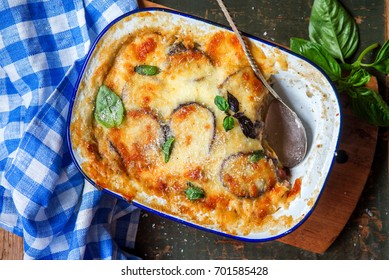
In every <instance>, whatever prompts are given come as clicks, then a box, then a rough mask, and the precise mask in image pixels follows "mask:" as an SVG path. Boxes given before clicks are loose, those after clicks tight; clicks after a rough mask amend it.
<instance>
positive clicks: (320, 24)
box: [290, 0, 389, 126]
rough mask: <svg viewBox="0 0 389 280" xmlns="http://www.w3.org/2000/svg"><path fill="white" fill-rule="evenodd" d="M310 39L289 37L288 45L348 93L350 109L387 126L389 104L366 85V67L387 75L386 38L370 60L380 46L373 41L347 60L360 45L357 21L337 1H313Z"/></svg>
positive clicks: (372, 121)
mask: <svg viewBox="0 0 389 280" xmlns="http://www.w3.org/2000/svg"><path fill="white" fill-rule="evenodd" d="M309 38H310V40H304V39H301V38H291V40H290V48H291V49H292V50H293V51H294V52H296V53H299V54H301V55H303V56H305V57H306V58H308V59H310V60H312V61H313V62H314V63H316V64H317V65H318V66H319V67H320V68H322V69H323V71H324V72H325V73H326V74H327V75H328V76H329V78H330V79H331V80H332V81H333V82H334V83H335V85H336V87H337V89H338V90H339V91H340V92H344V93H347V94H348V96H349V97H350V104H351V108H352V110H353V112H354V113H355V114H356V115H358V116H360V117H361V118H363V119H364V120H366V121H367V122H369V123H371V124H373V125H376V126H389V106H388V104H387V103H386V102H385V101H384V100H383V99H382V97H381V95H380V94H379V93H378V92H375V91H374V90H373V89H371V88H368V87H367V83H368V82H369V81H370V78H371V74H370V73H369V71H368V70H369V68H373V69H375V70H377V71H379V72H381V73H384V74H389V40H388V41H386V42H385V44H384V45H383V46H382V47H381V48H380V49H379V51H378V54H377V56H376V57H375V59H374V61H373V62H372V63H366V62H364V58H365V57H366V55H367V54H368V53H370V52H372V51H373V50H375V49H376V48H378V47H379V45H378V44H377V43H375V44H372V45H371V46H369V47H367V48H366V49H365V50H363V51H362V52H361V54H360V55H359V56H358V58H357V59H356V61H354V62H352V63H351V62H348V61H347V59H348V58H350V57H351V56H352V55H353V54H354V53H355V51H356V50H357V46H358V44H359V33H358V28H357V24H356V22H355V21H354V19H353V17H352V16H351V15H350V14H349V13H348V12H347V11H346V9H345V8H344V7H343V6H342V5H341V3H340V2H339V1H337V0H315V1H314V3H313V6H312V11H311V17H310V21H309Z"/></svg>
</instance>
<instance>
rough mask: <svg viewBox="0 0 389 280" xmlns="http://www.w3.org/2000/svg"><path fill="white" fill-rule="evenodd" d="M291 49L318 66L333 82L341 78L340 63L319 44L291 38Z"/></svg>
mask: <svg viewBox="0 0 389 280" xmlns="http://www.w3.org/2000/svg"><path fill="white" fill-rule="evenodd" d="M290 48H291V50H292V51H294V52H296V53H298V54H301V55H302V56H304V57H306V58H308V59H309V60H311V61H313V62H314V63H315V64H317V65H318V66H319V67H320V68H321V69H323V71H324V72H325V73H326V74H327V75H328V77H329V78H330V79H331V80H332V81H337V80H339V79H340V78H341V76H342V75H341V73H342V69H341V68H340V65H339V63H338V62H337V61H336V60H335V59H334V58H333V57H332V56H331V55H330V54H329V53H328V52H327V51H326V50H325V49H324V48H323V47H322V46H320V45H319V44H317V43H314V42H311V41H307V40H304V39H300V38H291V39H290Z"/></svg>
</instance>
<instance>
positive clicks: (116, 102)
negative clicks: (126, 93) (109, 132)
mask: <svg viewBox="0 0 389 280" xmlns="http://www.w3.org/2000/svg"><path fill="white" fill-rule="evenodd" d="M94 116H95V119H96V121H97V122H98V123H100V124H101V125H103V126H105V127H107V128H112V127H117V126H119V125H120V124H121V123H122V121H123V116H124V106H123V103H122V101H121V99H120V98H119V96H117V95H116V94H115V93H114V92H113V91H112V90H111V89H110V88H109V87H107V86H105V85H102V86H101V87H100V88H99V91H98V93H97V96H96V104H95V111H94Z"/></svg>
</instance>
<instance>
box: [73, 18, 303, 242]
mask: <svg viewBox="0 0 389 280" xmlns="http://www.w3.org/2000/svg"><path fill="white" fill-rule="evenodd" d="M136 16H137V17H139V16H140V15H139V14H138V15H136ZM141 16H142V17H153V14H150V13H148V12H144V13H142V14H141ZM130 20H131V16H129V17H128V18H125V21H130ZM115 28H116V29H120V24H119V25H118V26H113V27H111V29H114V31H111V32H112V33H111V34H109V35H106V36H114V34H115ZM104 38H105V37H102V38H101V39H100V42H99V43H98V44H97V45H96V46H95V49H94V52H93V55H92V57H91V59H90V61H89V63H90V64H91V63H92V64H93V63H94V65H92V66H90V67H89V68H87V70H86V72H85V73H84V78H83V79H82V80H81V82H80V84H79V87H78V91H77V98H76V100H75V103H74V107H73V112H72V114H73V116H72V121H71V126H70V137H71V138H70V140H71V143H72V148H73V149H74V150H77V152H78V153H79V154H80V155H81V157H82V159H83V160H82V162H81V163H80V166H81V168H82V170H83V172H84V173H85V175H86V176H87V177H89V178H90V179H91V180H92V181H93V182H94V183H95V184H96V185H97V186H98V187H100V188H103V189H108V190H110V191H113V192H115V193H117V194H120V195H121V196H123V197H124V198H126V199H127V200H129V201H136V202H138V203H140V204H142V205H144V206H146V207H148V208H152V209H155V210H157V211H160V212H163V213H166V214H168V215H173V216H176V217H180V218H181V219H183V220H185V221H189V222H191V223H194V224H197V225H201V226H204V227H206V228H211V229H216V230H219V231H222V232H225V233H227V234H231V235H248V234H250V233H252V232H258V231H261V230H263V229H264V227H266V229H267V230H268V229H269V228H270V229H271V227H272V224H274V223H279V222H280V219H282V223H285V224H287V223H289V222H290V223H292V218H291V217H288V216H285V215H284V216H282V217H279V218H277V219H275V218H274V217H273V216H272V214H273V213H275V212H276V211H277V210H278V209H279V208H281V207H284V208H285V207H288V205H289V203H290V202H291V201H292V200H293V199H294V198H295V197H296V196H297V195H298V194H299V192H300V184H301V180H300V179H297V180H296V181H295V182H293V183H291V182H290V176H289V172H288V170H287V169H286V168H284V167H283V166H282V163H281V162H279V160H278V159H277V155H276V154H275V152H274V151H273V150H272V149H271V147H269V146H268V144H267V143H266V141H265V139H264V137H263V133H262V130H263V118H264V114H265V113H266V106H267V104H268V101H269V94H268V91H267V90H266V89H265V88H264V86H263V84H262V83H261V82H260V81H259V80H258V79H257V78H256V76H255V75H254V73H253V71H252V70H251V68H250V67H249V63H248V61H247V59H246V58H245V55H244V52H243V50H242V49H241V47H240V45H239V42H238V39H237V38H236V37H235V35H234V34H233V33H231V32H230V31H228V30H221V29H215V30H214V31H211V32H199V31H198V30H196V29H195V27H192V26H190V25H182V26H179V25H177V26H176V27H175V28H169V27H168V26H159V27H158V28H155V27H149V26H143V27H140V28H136V29H135V30H133V31H131V32H128V33H126V35H125V36H119V37H118V38H115V40H111V42H110V43H109V44H107V43H105V44H104V43H102V42H104ZM250 48H252V51H253V53H254V56H255V59H256V60H257V62H258V64H259V65H260V67H261V69H262V70H263V71H264V72H265V73H266V75H267V76H268V77H269V76H270V75H271V74H273V73H274V71H275V70H274V69H275V67H274V65H275V63H277V64H278V65H281V66H282V67H283V68H285V69H286V68H287V63H286V60H285V59H284V58H283V56H282V54H281V52H280V53H279V55H277V56H273V57H267V56H266V55H265V54H264V52H262V50H261V49H260V48H259V47H258V46H254V45H251V46H250ZM85 76H86V77H85ZM289 219H290V221H289Z"/></svg>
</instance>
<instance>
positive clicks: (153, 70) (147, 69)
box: [134, 65, 159, 76]
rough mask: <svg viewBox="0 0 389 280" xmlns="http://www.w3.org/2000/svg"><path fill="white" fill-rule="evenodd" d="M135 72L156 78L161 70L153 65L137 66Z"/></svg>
mask: <svg viewBox="0 0 389 280" xmlns="http://www.w3.org/2000/svg"><path fill="white" fill-rule="evenodd" d="M134 71H135V72H136V73H138V74H140V75H145V76H154V75H157V74H158V73H159V68H158V67H157V66H153V65H137V66H135V67H134Z"/></svg>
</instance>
